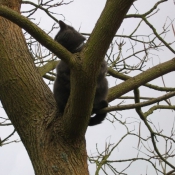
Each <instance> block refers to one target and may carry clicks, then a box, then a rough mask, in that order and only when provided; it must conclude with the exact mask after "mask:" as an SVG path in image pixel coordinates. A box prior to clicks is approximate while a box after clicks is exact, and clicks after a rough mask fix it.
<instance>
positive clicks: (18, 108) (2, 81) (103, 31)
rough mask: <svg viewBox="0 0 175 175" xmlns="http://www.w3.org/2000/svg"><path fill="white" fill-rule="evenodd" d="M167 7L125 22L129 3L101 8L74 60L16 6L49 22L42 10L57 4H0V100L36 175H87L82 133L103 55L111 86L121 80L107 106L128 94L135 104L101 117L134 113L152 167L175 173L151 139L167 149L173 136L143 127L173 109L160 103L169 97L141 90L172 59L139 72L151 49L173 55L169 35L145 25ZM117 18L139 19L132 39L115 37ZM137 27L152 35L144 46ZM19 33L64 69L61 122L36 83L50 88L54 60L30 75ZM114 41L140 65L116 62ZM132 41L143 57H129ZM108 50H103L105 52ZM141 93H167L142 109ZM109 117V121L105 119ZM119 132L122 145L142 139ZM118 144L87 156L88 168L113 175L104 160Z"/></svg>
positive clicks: (112, 1) (174, 64)
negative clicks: (66, 82)
mask: <svg viewBox="0 0 175 175" xmlns="http://www.w3.org/2000/svg"><path fill="white" fill-rule="evenodd" d="M166 1H167V0H161V1H158V2H157V3H156V4H155V5H154V7H153V8H151V9H150V10H149V11H148V12H146V13H144V14H130V15H127V16H126V14H127V12H128V10H129V9H130V8H131V6H132V4H133V2H134V0H108V1H106V5H105V7H104V10H103V12H102V14H101V16H100V18H99V19H98V21H97V24H96V26H95V28H94V30H93V32H92V33H91V35H90V37H89V39H88V41H87V43H86V45H85V48H84V49H83V51H82V52H81V53H77V54H74V55H72V54H71V53H69V52H68V51H67V50H66V49H65V48H63V47H62V46H61V45H59V44H58V43H56V42H55V41H53V39H51V38H50V37H49V36H48V35H47V34H46V33H45V32H43V31H42V30H41V29H40V28H38V27H37V26H36V25H35V24H34V23H32V22H31V21H29V20H28V19H27V18H26V17H24V16H22V15H21V14H20V5H21V3H28V4H32V5H33V6H34V10H33V11H31V12H30V14H29V15H28V17H30V16H31V15H32V13H33V12H34V11H35V10H36V9H37V8H40V9H42V10H45V12H46V13H48V14H49V15H50V16H51V17H52V18H54V16H53V15H51V14H52V13H51V11H49V9H50V8H47V6H48V7H53V6H54V7H55V6H58V5H61V3H55V4H54V5H53V4H52V5H48V4H49V1H48V2H46V3H44V2H43V1H38V3H39V5H36V4H33V3H32V2H28V1H26V2H25V1H24V2H21V1H20V0H11V1H9V0H2V1H1V2H0V16H1V18H0V23H1V24H0V31H1V35H0V63H1V69H0V99H1V102H2V105H3V107H4V109H5V111H6V113H7V115H8V118H9V119H10V120H11V122H12V124H13V126H14V128H15V130H16V131H17V133H18V134H19V136H20V138H21V141H22V142H23V144H24V146H25V148H26V150H27V152H28V154H29V157H30V159H31V161H32V164H33V167H34V170H35V173H36V174H38V175H41V174H42V175H44V174H47V175H49V174H50V175H51V174H71V175H73V174H84V175H85V174H89V173H88V166H87V153H86V143H85V133H86V130H87V124H88V120H89V117H90V115H91V109H92V102H93V98H94V93H95V85H96V83H95V82H96V78H97V74H98V69H99V67H100V66H99V65H100V63H101V62H102V60H103V59H104V57H105V54H106V53H108V54H107V60H108V64H109V70H108V73H109V75H110V76H112V77H114V78H117V79H121V80H125V81H124V82H122V83H120V84H119V85H115V86H113V87H111V88H110V90H109V94H108V101H109V102H112V101H114V100H115V99H117V98H120V97H121V96H122V95H124V94H126V93H127V92H129V91H131V90H134V97H129V98H133V99H134V100H135V103H134V104H132V105H117V104H116V103H114V104H115V105H113V106H111V107H108V108H106V109H103V110H101V111H100V112H104V111H108V112H111V111H116V110H117V111H119V110H124V109H125V110H126V109H135V110H136V112H137V114H138V116H139V117H140V119H141V120H142V122H143V123H144V124H145V126H146V127H147V129H148V131H149V133H150V137H149V138H147V139H148V140H151V142H152V144H153V147H154V152H153V154H155V157H157V156H158V158H157V159H158V160H160V161H161V162H164V163H165V164H166V165H168V166H169V167H170V168H171V170H172V172H173V171H175V167H174V165H173V164H172V163H170V161H168V158H170V157H174V155H173V153H172V152H171V151H170V150H171V149H169V150H168V151H167V152H166V154H164V155H162V154H161V153H160V151H159V149H158V147H157V144H156V141H157V140H156V138H157V137H163V138H164V139H165V140H167V142H174V134H173V132H172V135H171V136H166V135H164V134H162V131H159V130H154V129H153V128H152V127H153V126H154V125H153V124H150V120H149V119H148V117H147V116H149V115H150V114H151V113H152V112H153V111H154V110H156V109H174V106H173V105H171V104H170V103H169V102H168V101H167V99H169V98H170V97H173V96H174V94H175V93H174V88H166V87H156V86H153V85H151V84H148V82H150V81H151V80H153V79H155V78H157V77H160V76H163V75H165V74H167V73H170V72H172V71H174V69H175V59H174V58H173V59H171V60H170V61H167V62H164V63H162V64H159V65H157V66H153V67H152V68H150V69H147V70H144V65H145V63H146V61H147V59H148V56H149V51H150V50H151V49H154V50H156V49H159V48H161V47H166V48H168V49H169V50H170V51H171V52H172V53H174V52H175V51H174V50H173V48H172V46H171V45H172V44H173V43H167V42H166V40H164V39H163V37H161V36H162V35H163V34H166V33H167V31H168V29H167V28H165V29H164V30H163V32H162V33H158V32H157V31H156V30H155V28H154V26H152V25H151V23H150V22H149V21H148V18H149V17H150V16H151V15H152V14H154V11H155V10H156V8H157V7H158V5H160V4H161V3H163V2H166ZM51 2H52V1H51ZM53 3H54V1H53ZM62 3H64V2H62ZM124 18H126V19H127V18H138V19H140V20H141V21H140V22H139V24H138V27H136V29H135V30H134V32H133V33H132V34H131V35H128V36H124V35H122V36H117V35H116V36H115V34H116V32H117V31H118V29H119V27H120V25H121V24H122V22H123V20H124ZM54 19H55V18H54ZM142 22H145V24H147V26H149V27H150V28H151V30H152V32H153V34H154V35H153V37H152V36H145V37H147V39H148V40H147V41H145V38H143V39H140V37H139V35H134V34H135V33H136V31H137V29H138V28H139V26H140V24H141V23H142ZM104 24H105V25H104ZM22 29H24V30H25V31H27V32H28V33H29V34H30V35H31V36H32V37H33V38H34V39H35V40H36V41H38V42H39V43H41V44H42V45H43V46H45V47H46V48H47V49H48V50H49V51H50V52H49V55H50V53H54V54H55V55H56V56H58V57H59V58H60V59H63V60H64V61H66V62H67V63H68V64H69V65H70V66H71V95H70V98H69V101H68V104H71V105H68V108H66V111H65V113H64V115H63V116H61V114H59V113H58V112H57V108H56V104H55V100H54V98H53V94H52V92H51V90H50V89H49V88H48V85H47V84H46V83H45V82H44V81H43V79H42V76H43V77H45V78H47V79H50V80H52V77H50V76H49V75H50V74H49V72H50V71H51V70H53V69H54V68H55V66H56V64H57V62H56V61H54V59H55V57H52V61H50V60H47V61H46V63H44V62H43V63H44V64H43V65H42V66H39V63H40V62H39V61H38V60H39V59H38V60H37V61H38V62H37V64H36V65H37V67H36V66H35V64H34V59H36V55H35V54H33V56H32V54H31V53H30V51H29V49H30V48H31V49H32V40H33V38H32V39H31V40H30V41H29V42H28V47H27V44H26V39H25V37H24V34H23V32H22ZM116 37H120V38H124V37H125V38H129V40H130V43H131V46H132V47H131V48H132V49H133V50H132V51H133V53H132V54H131V55H130V56H129V57H131V56H132V57H133V58H134V57H138V60H140V61H139V62H138V63H137V64H136V66H131V65H128V64H127V62H126V59H127V58H122V48H123V46H124V44H125V42H124V40H123V41H122V40H120V42H119V43H118V42H117V39H116ZM156 40H158V41H159V42H157V41H156ZM12 41H13V42H12ZM133 41H134V42H137V43H141V44H142V46H143V48H144V49H142V50H141V51H138V53H137V52H136V51H135V50H134V48H135V47H134V44H133ZM111 43H112V44H111ZM110 44H111V45H110ZM109 46H110V50H109V51H108V52H107V50H108V48H109ZM116 46H118V50H119V52H118V54H117V56H116V54H115V53H114V52H113V51H114V49H115V47H116ZM110 51H111V52H110ZM110 53H111V54H110ZM139 53H142V54H143V56H142V55H139ZM137 55H139V56H137ZM33 57H34V58H33ZM41 57H42V59H43V60H44V58H45V56H43V55H41ZM113 58H114V59H113ZM120 63H123V64H122V67H120ZM117 66H118V67H117ZM91 70H96V71H91ZM137 70H140V71H143V70H144V72H142V73H139V74H138V75H136V76H134V77H133V78H131V77H129V76H127V75H125V73H128V72H130V71H132V72H133V71H137ZM77 77H78V79H77ZM142 85H143V86H146V87H149V88H153V89H155V90H157V91H158V90H161V91H165V92H167V91H168V93H167V94H165V95H163V96H160V97H157V98H152V99H150V98H147V99H148V101H146V102H140V101H141V100H142V99H145V98H143V97H141V96H140V94H139V87H140V86H142ZM87 87H88V88H87ZM123 98H126V97H123ZM163 100H166V102H167V104H168V105H159V104H157V105H156V103H160V102H161V101H163ZM151 104H155V106H154V107H152V108H150V110H149V111H148V112H146V113H144V112H143V111H142V108H143V107H144V106H147V105H151ZM112 115H114V114H113V113H112ZM114 118H115V116H114ZM123 125H124V126H125V127H126V129H127V133H126V135H125V136H123V137H122V138H121V140H122V139H123V138H124V137H126V136H128V135H136V136H137V137H138V138H139V142H138V145H140V144H143V141H144V140H145V139H144V138H143V137H141V135H140V134H135V133H132V131H130V130H129V129H128V127H127V125H126V124H125V123H123ZM172 131H174V130H172ZM4 141H6V140H4ZM2 143H3V142H2ZM2 143H1V144H2ZM118 143H119V142H118ZM118 143H116V144H115V145H114V146H113V147H112V148H111V146H112V145H111V144H108V145H107V146H106V150H105V151H104V152H103V153H104V154H99V156H98V158H97V159H96V158H95V157H94V156H91V157H89V160H90V161H91V162H93V161H94V162H95V163H96V164H97V171H96V174H98V172H99V170H100V169H102V170H104V171H105V169H104V168H103V166H104V165H106V166H107V165H108V166H109V167H111V170H112V171H113V173H114V174H115V173H117V172H118V171H117V170H115V169H114V168H113V167H112V166H111V165H109V164H110V161H108V158H109V156H110V154H111V152H112V151H113V150H114V149H115V147H117V145H118ZM143 145H144V144H143ZM170 148H171V147H170ZM150 150H151V149H150ZM150 152H151V151H150ZM100 156H101V157H100ZM99 159H100V160H99ZM139 159H140V158H139V157H136V158H135V159H131V160H129V159H128V160H127V161H130V164H132V162H134V161H135V160H139ZM145 161H148V162H149V163H150V164H152V166H153V167H154V168H155V170H156V172H160V170H159V169H158V168H157V167H156V166H155V165H154V164H153V163H152V161H150V160H148V159H145ZM163 173H164V174H166V173H167V172H166V171H164V172H163Z"/></svg>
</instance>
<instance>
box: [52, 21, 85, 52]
mask: <svg viewBox="0 0 175 175" xmlns="http://www.w3.org/2000/svg"><path fill="white" fill-rule="evenodd" d="M59 25H60V31H59V32H58V33H57V35H56V36H55V40H56V41H57V42H58V43H60V44H61V45H62V46H64V47H65V48H66V49H67V50H68V51H70V52H72V53H75V52H79V51H81V49H82V46H83V44H84V41H85V40H86V38H85V37H84V36H83V35H81V34H80V33H79V32H77V31H76V30H75V29H74V28H73V27H71V26H69V25H67V24H65V23H64V22H63V21H59Z"/></svg>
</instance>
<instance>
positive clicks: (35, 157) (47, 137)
mask: <svg viewBox="0 0 175 175" xmlns="http://www.w3.org/2000/svg"><path fill="white" fill-rule="evenodd" d="M1 2H2V1H1ZM4 2H5V3H4V4H3V5H8V4H11V5H10V6H9V7H11V8H12V9H13V10H15V11H18V10H19V7H20V3H19V1H17V0H9V2H7V1H4ZM0 66H1V68H0V99H1V102H2V104H3V107H4V109H5V110H6V112H7V115H8V117H9V118H10V120H11V121H12V123H13V125H14V127H15V129H16V130H17V132H18V134H19V136H20V137H21V140H22V142H23V144H24V146H25V147H26V150H27V152H28V154H29V156H30V159H31V162H32V164H33V167H34V170H35V173H36V175H53V174H60V175H63V174H64V175H68V174H71V175H74V174H75V175H82V174H83V175H88V174H89V173H88V167H87V154H86V145H85V139H84V137H82V138H80V139H77V140H74V141H72V140H70V139H69V140H68V139H67V138H66V136H65V134H64V132H63V131H62V129H61V126H62V125H61V122H60V120H58V119H59V118H58V116H57V111H56V105H55V101H54V98H53V95H52V92H51V91H50V89H49V88H48V86H47V85H46V84H45V83H44V81H43V80H42V77H41V76H40V74H39V72H38V70H37V68H36V67H35V65H34V63H33V60H32V58H31V57H30V53H29V51H28V48H27V45H26V42H25V38H24V36H23V33H22V30H21V28H20V27H18V26H17V25H16V24H14V23H12V22H10V21H9V20H7V19H5V18H2V17H0Z"/></svg>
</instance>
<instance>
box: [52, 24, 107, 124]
mask: <svg viewBox="0 0 175 175" xmlns="http://www.w3.org/2000/svg"><path fill="white" fill-rule="evenodd" d="M59 25H60V31H59V32H58V33H57V35H56V36H55V41H57V42H58V43H59V44H61V45H62V46H63V47H65V48H66V49H67V50H68V51H70V52H71V53H76V52H80V51H81V50H82V49H83V47H84V41H85V40H86V38H85V37H84V36H83V35H81V34H80V33H79V32H77V31H76V30H75V29H74V28H73V27H71V26H69V25H67V24H65V23H64V22H63V21H59ZM56 71H57V75H56V80H55V82H54V88H53V93H54V97H55V100H56V102H57V106H58V108H59V111H60V112H61V113H63V112H64V108H65V106H66V103H67V101H68V98H69V95H70V69H69V66H68V65H67V64H66V63H65V62H64V61H62V60H61V61H60V62H59V64H58V65H57V68H56ZM106 72H107V64H106V61H105V60H104V61H103V62H102V64H101V69H100V72H99V75H98V78H97V87H96V93H95V98H94V103H93V109H92V114H94V113H96V115H95V116H94V117H91V118H90V121H89V124H88V125H89V126H94V125H97V124H100V123H101V122H102V121H103V120H104V119H105V117H106V114H107V113H101V114H98V111H99V110H100V109H102V108H105V107H107V106H108V102H107V101H106V98H107V93H108V82H107V79H106V76H105V75H106Z"/></svg>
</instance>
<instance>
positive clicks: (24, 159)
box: [0, 0, 175, 175]
mask: <svg viewBox="0 0 175 175" xmlns="http://www.w3.org/2000/svg"><path fill="white" fill-rule="evenodd" d="M33 2H37V1H33ZM155 2H157V1H155V0H138V1H137V2H136V3H135V4H136V5H135V6H136V8H137V9H138V10H139V13H143V12H146V10H148V9H149V8H150V7H152V5H153V4H155ZM104 5H105V0H95V1H94V0H74V2H73V3H71V4H70V5H67V6H62V7H58V13H60V14H63V15H64V16H65V22H66V23H67V24H69V25H72V26H73V27H74V28H75V29H77V30H80V32H83V33H90V32H91V31H92V29H93V27H94V26H95V23H96V21H97V19H98V17H99V16H100V13H101V11H102V9H103V8H104ZM25 9H26V6H25V8H24V7H23V10H25ZM129 13H135V8H134V7H132V9H131V10H130V12H129ZM37 15H38V21H40V23H41V28H42V29H44V30H46V31H47V30H49V29H50V28H51V26H49V24H50V25H52V23H53V21H52V20H51V19H49V18H48V17H46V16H44V15H43V13H38V14H37ZM168 16H169V17H171V19H174V17H175V5H174V3H173V0H169V2H167V3H163V4H162V5H161V6H160V11H159V12H158V14H157V15H156V17H152V18H151V19H150V21H151V22H152V23H154V25H155V26H156V27H157V29H158V30H161V29H162V27H163V25H164V23H165V21H166V18H167V17H168ZM58 19H59V20H63V17H62V16H61V15H60V16H58ZM136 23H137V21H135V20H125V21H124V23H123V25H122V26H121V28H120V30H119V31H118V33H120V34H121V33H122V31H124V32H125V33H128V32H130V31H131V29H132V27H133V26H134V24H136ZM173 24H174V23H173ZM146 30H147V28H142V31H140V32H142V33H144V31H145V32H146ZM55 34H56V33H52V34H51V37H54V36H55ZM167 37H169V38H170V40H172V39H173V37H174V36H173V33H172V32H171V33H170V35H168V36H167ZM154 57H155V59H154V60H153V62H151V64H153V65H156V64H158V63H159V62H164V61H166V60H168V59H171V58H172V57H173V54H171V53H170V52H168V51H163V50H162V51H161V52H160V54H159V55H154ZM172 78H174V76H173V74H170V75H168V76H166V85H167V86H169V87H175V81H172ZM118 82H120V81H118ZM118 82H117V83H118ZM154 82H155V84H157V83H160V79H159V80H156V81H154ZM115 83H116V82H115ZM109 84H110V86H112V85H113V84H114V82H109ZM161 86H163V84H162V83H161ZM150 93H151V92H149V91H148V92H147V91H146V89H144V88H142V91H141V94H143V95H144V96H146V95H149V96H155V95H157V94H150ZM129 94H130V95H133V93H132V92H130V93H129ZM145 110H146V108H145ZM0 116H1V117H5V113H4V112H3V109H1V110H0ZM116 116H117V117H118V118H122V117H124V118H128V117H130V118H138V116H137V114H136V113H135V112H134V111H131V110H130V111H125V112H123V113H122V115H120V114H117V115H116ZM151 117H152V118H151V119H152V121H159V122H157V123H159V125H160V126H161V127H163V128H165V129H166V131H167V133H169V132H170V130H171V127H172V122H173V119H174V113H173V112H172V111H163V110H161V111H156V112H154V114H153V115H151ZM167 118H168V120H167ZM141 126H142V130H141V132H142V134H143V133H145V136H146V134H147V133H148V132H147V129H146V128H145V126H144V124H143V123H142V125H141ZM134 127H136V128H138V123H136V124H133V125H131V127H130V128H131V129H132V128H133V129H134ZM11 131H13V128H12V127H11V128H10V127H7V128H0V137H1V138H2V139H3V138H4V137H6V136H7V134H8V133H10V132H11ZM125 133H126V130H125V128H124V127H122V126H121V125H120V124H119V123H117V122H116V123H114V124H111V123H110V122H109V121H107V120H106V121H104V122H103V124H101V125H98V126H95V127H88V130H87V133H86V139H87V151H88V153H89V154H94V153H95V152H96V144H97V143H98V148H99V150H100V151H102V150H104V149H105V144H106V142H107V143H109V142H111V143H115V142H117V141H118V140H119V139H120V138H121V137H122V136H123V135H124V134H125ZM13 138H18V136H17V134H15V136H14V137H13ZM137 144H138V140H137V139H135V138H133V137H128V138H127V139H126V140H124V142H123V143H122V144H121V145H119V146H118V148H117V149H116V151H115V153H114V155H113V157H112V158H114V159H115V156H117V159H122V158H126V157H127V158H129V157H132V156H136V154H137V151H136V149H135V148H137ZM162 149H163V147H162ZM0 155H1V159H0V174H1V175H34V171H33V168H32V166H31V163H30V160H29V158H28V155H27V153H26V150H25V148H24V147H23V145H22V143H21V142H20V143H12V144H9V145H6V146H3V147H1V149H0ZM121 168H122V165H121ZM146 168H147V167H146V166H145V163H143V164H142V163H139V164H137V163H135V164H134V165H133V168H131V169H130V173H128V174H134V175H137V174H138V175H140V174H143V173H145V174H146ZM89 169H90V173H91V175H93V174H94V169H95V166H94V165H92V166H90V168H89ZM136 169H137V171H136ZM152 172H154V171H153V169H152V168H149V169H148V173H147V174H150V173H152ZM102 174H103V173H100V175H102Z"/></svg>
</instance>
